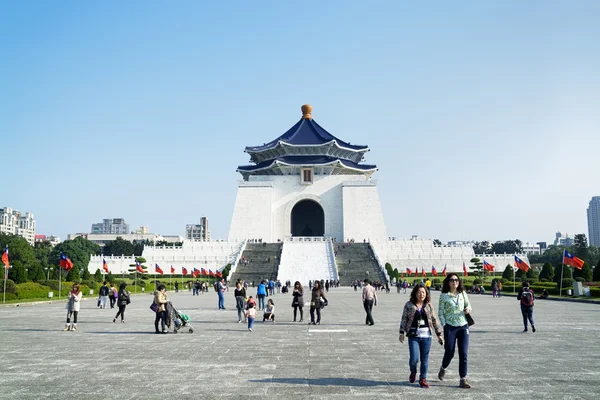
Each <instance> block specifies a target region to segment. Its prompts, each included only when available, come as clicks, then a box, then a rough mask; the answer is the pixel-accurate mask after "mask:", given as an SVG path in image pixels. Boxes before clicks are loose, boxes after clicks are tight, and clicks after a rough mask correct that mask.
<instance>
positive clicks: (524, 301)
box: [517, 281, 535, 333]
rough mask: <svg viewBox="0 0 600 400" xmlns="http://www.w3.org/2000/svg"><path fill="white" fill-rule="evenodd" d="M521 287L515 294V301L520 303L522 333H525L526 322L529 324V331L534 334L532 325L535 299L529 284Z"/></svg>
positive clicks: (525, 283)
mask: <svg viewBox="0 0 600 400" xmlns="http://www.w3.org/2000/svg"><path fill="white" fill-rule="evenodd" d="M522 285H523V287H522V288H521V290H519V293H518V294H517V300H519V302H520V303H521V314H522V315H523V328H524V329H523V332H527V321H529V323H530V324H531V331H532V332H533V333H535V325H534V324H533V301H534V299H535V296H534V293H533V290H532V289H531V288H530V287H529V282H527V281H525V282H523V283H522Z"/></svg>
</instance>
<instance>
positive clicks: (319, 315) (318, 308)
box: [310, 307, 321, 323]
mask: <svg viewBox="0 0 600 400" xmlns="http://www.w3.org/2000/svg"><path fill="white" fill-rule="evenodd" d="M315 310H317V323H320V322H321V307H311V308H310V322H315Z"/></svg>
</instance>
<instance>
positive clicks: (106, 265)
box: [102, 258, 108, 274]
mask: <svg viewBox="0 0 600 400" xmlns="http://www.w3.org/2000/svg"><path fill="white" fill-rule="evenodd" d="M102 268H103V269H104V272H106V273H107V274H108V264H107V263H106V260H105V259H104V258H103V259H102Z"/></svg>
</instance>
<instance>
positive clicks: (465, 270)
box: [463, 261, 469, 277]
mask: <svg viewBox="0 0 600 400" xmlns="http://www.w3.org/2000/svg"><path fill="white" fill-rule="evenodd" d="M463 274H464V275H465V277H467V276H469V273H468V272H467V266H466V265H465V262H464V261H463Z"/></svg>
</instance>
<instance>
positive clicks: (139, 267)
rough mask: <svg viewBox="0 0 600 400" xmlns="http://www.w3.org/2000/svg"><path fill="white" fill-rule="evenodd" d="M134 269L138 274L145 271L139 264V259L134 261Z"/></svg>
mask: <svg viewBox="0 0 600 400" xmlns="http://www.w3.org/2000/svg"><path fill="white" fill-rule="evenodd" d="M135 270H136V271H137V272H139V273H140V274H143V273H144V272H145V271H144V268H142V266H141V265H140V262H139V261H136V262H135Z"/></svg>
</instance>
